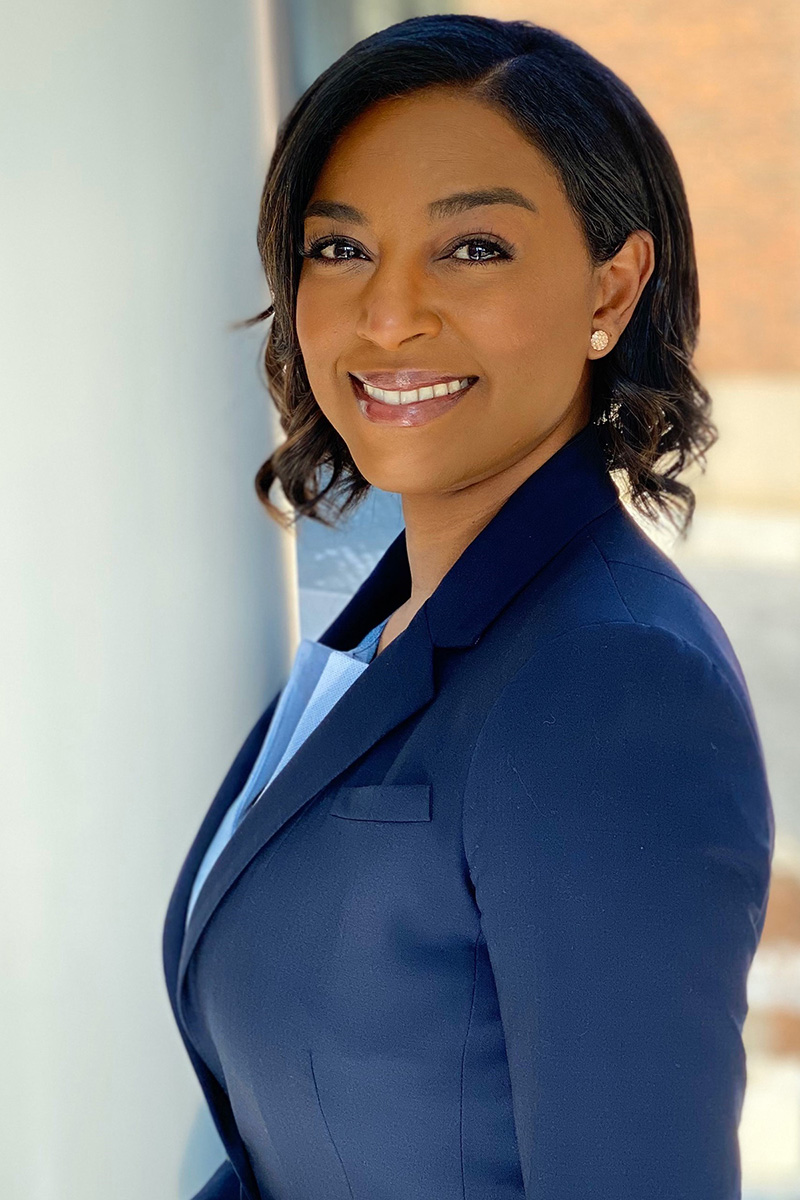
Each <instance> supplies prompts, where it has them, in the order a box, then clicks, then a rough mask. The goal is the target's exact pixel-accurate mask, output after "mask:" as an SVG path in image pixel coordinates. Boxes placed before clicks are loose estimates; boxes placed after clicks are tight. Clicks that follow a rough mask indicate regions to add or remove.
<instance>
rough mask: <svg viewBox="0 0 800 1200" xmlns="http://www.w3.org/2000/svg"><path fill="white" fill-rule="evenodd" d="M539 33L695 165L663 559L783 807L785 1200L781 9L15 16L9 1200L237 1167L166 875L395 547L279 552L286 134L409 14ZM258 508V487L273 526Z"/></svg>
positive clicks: (787, 631) (378, 6) (8, 502)
mask: <svg viewBox="0 0 800 1200" xmlns="http://www.w3.org/2000/svg"><path fill="white" fill-rule="evenodd" d="M443 11H453V12H474V13H479V14H482V15H487V16H495V17H501V18H506V19H507V18H526V19H528V20H531V21H534V22H536V23H538V24H541V25H546V26H550V27H551V28H554V29H556V30H558V31H559V32H561V33H563V34H565V35H567V36H568V37H571V38H573V39H574V40H576V41H577V42H579V43H580V44H581V45H583V46H584V47H586V49H588V50H589V51H590V52H592V53H593V54H595V55H596V56H597V57H598V58H599V59H601V61H603V62H605V63H606V64H608V66H610V67H611V68H612V69H613V70H615V71H616V72H617V73H618V74H619V75H620V76H621V77H622V78H623V79H624V80H625V81H626V82H627V83H628V84H629V85H630V86H631V87H632V88H633V89H634V91H635V92H636V93H637V94H638V96H639V97H640V99H641V100H642V102H643V103H644V104H645V106H646V107H647V108H648V109H649V111H650V112H651V114H652V115H653V117H654V118H655V120H656V121H657V122H658V124H659V125H660V126H661V128H662V129H663V131H664V132H665V134H666V136H667V138H668V139H669V141H670V143H671V145H672V148H673V150H674V152H675V154H676V157H677V159H678V162H679V164H680V167H681V171H682V173H683V177H684V182H685V185H686V189H687V193H688V197H689V205H690V210H691V213H692V218H693V223H694V229H695V237H696V245H697V254H698V261H699V271H700V281H701V297H702V328H701V340H700V347H699V353H698V356H697V365H698V367H699V370H700V374H701V375H702V377H703V380H704V382H705V384H706V386H707V387H708V388H709V390H710V391H711V394H712V396H713V398H714V405H715V412H714V418H715V420H716V423H717V425H718V428H719V430H720V438H719V441H718V443H717V445H716V446H715V447H713V448H712V450H711V452H710V454H709V463H708V469H707V471H706V473H705V474H704V475H700V474H699V473H698V474H694V475H692V474H690V475H688V476H687V479H688V481H689V482H691V483H692V485H693V486H694V487H695V490H696V494H697V500H698V504H697V512H696V516H695V519H694V523H693V528H692V531H691V533H690V535H689V539H688V541H687V542H686V543H685V544H680V545H674V544H673V542H672V539H671V537H670V536H669V534H668V532H667V531H665V530H653V529H652V527H650V526H648V527H647V531H648V532H649V533H650V536H652V537H654V538H655V539H656V540H657V541H659V544H661V545H662V547H663V548H664V549H665V550H666V552H667V553H669V554H671V555H672V556H673V557H674V558H675V560H676V562H677V563H678V565H679V566H680V567H681V569H682V570H683V571H684V573H685V574H686V576H687V577H688V578H689V580H690V581H691V582H692V583H693V584H694V585H695V586H696V587H697V588H698V590H699V591H700V593H701V595H702V596H703V597H704V598H705V599H706V601H707V602H708V603H709V604H710V606H711V607H712V609H714V611H715V612H716V613H717V615H718V616H719V618H720V620H721V621H722V623H723V625H724V626H725V628H726V630H727V632H728V634H729V636H730V638H731V641H732V642H733V645H734V648H735V649H736V652H737V654H738V656H739V659H740V661H741V663H742V666H743V668H744V672H745V675H746V678H747V680H748V685H749V687H750V692H751V695H752V699H753V704H754V707H755V710H756V715H757V718H758V721H759V725H760V729H761V735H762V740H763V743H764V748H765V752H766V756H767V764H768V770H769V775H770V782H771V787H772V793H773V801H774V806H775V814H776V825H777V843H776V851H775V861H774V875H773V883H772V892H771V897H770V905H769V910H768V914H767V922H766V927H765V931H764V936H763V940H762V943H761V947H760V949H759V952H758V955H757V957H756V961H755V963H754V966H753V970H752V972H751V975H750V980H749V1002H750V1012H749V1015H748V1019H747V1022H746V1026H745V1041H746V1048H747V1054H748V1087H747V1093H746V1098H745V1106H744V1113H743V1118H742V1125H741V1129H740V1144H741V1150H742V1164H743V1174H744V1185H745V1191H744V1196H745V1200H800V795H799V794H798V786H799V781H800V735H799V734H798V730H800V306H798V296H799V295H800V236H799V234H800V86H799V81H800V70H799V68H800V6H798V4H797V3H796V0H760V2H759V3H757V4H756V3H751V2H746V0H725V3H724V4H723V3H718V2H716V0H707V2H706V3H705V4H704V5H702V6H700V5H697V4H696V3H691V2H690V0H672V3H671V4H670V5H669V6H665V5H663V4H657V3H655V2H654V0H618V3H616V4H614V5H609V4H608V3H605V2H604V3H600V2H599V0H582V2H581V4H579V5H577V4H574V3H567V2H566V0H540V2H539V3H536V4H534V3H532V2H530V0H529V2H525V0H518V2H512V0H508V2H503V0H487V2H486V3H483V4H470V3H463V4H456V5H450V6H441V5H438V4H430V5H429V4H425V3H422V2H420V3H414V2H413V0H271V2H267V0H227V2H226V3H225V4H221V3H214V2H213V0H192V2H191V3H190V2H189V0H158V2H156V0H136V2H135V3H134V0H117V2H116V3H115V4H113V5H110V6H109V5H108V4H107V3H101V2H100V0H73V2H72V3H71V4H70V5H69V6H66V7H65V6H63V5H59V4H56V3H55V2H54V0H42V3H40V4H38V5H36V6H31V5H24V4H23V3H21V0H7V3H6V5H5V6H4V18H5V20H4V27H5V36H4V38H3V40H2V45H0V95H2V106H0V148H1V152H2V163H3V167H2V170H3V187H2V190H1V191H0V229H1V230H2V233H1V234H0V246H1V247H2V250H1V251H0V253H2V259H1V260H0V263H1V265H2V270H0V279H2V289H1V290H0V339H2V342H1V343H0V344H1V345H2V354H0V373H1V377H2V387H1V388H0V395H1V396H2V404H1V407H0V413H1V414H2V429H0V464H2V472H1V473H0V489H2V492H0V504H2V513H3V516H2V522H1V523H0V539H1V540H0V549H2V554H3V560H2V561H3V563H4V567H5V570H4V580H5V583H6V586H5V587H4V588H3V589H0V619H1V620H2V628H3V638H2V641H0V697H1V698H2V700H1V702H2V711H3V721H2V723H0V762H1V763H2V767H0V770H2V780H1V785H2V797H3V817H4V833H5V836H4V838H3V839H2V843H1V844H0V897H1V898H2V901H3V903H4V912H5V914H6V920H5V921H4V922H3V926H2V929H1V930H0V938H1V939H2V952H3V988H2V994H1V995H0V1017H2V1020H0V1030H2V1032H1V1033H0V1037H2V1051H3V1061H4V1066H5V1070H4V1072H3V1082H2V1085H1V1091H0V1095H1V1096H2V1110H1V1113H2V1131H3V1132H2V1138H3V1153H2V1154H1V1155H0V1194H2V1196H3V1197H4V1200H23V1198H24V1200H67V1198H69V1200H73V1197H75V1196H81V1197H82V1200H94V1197H97V1198H98V1200H99V1198H100V1197H101V1196H102V1197H103V1198H104V1200H105V1198H106V1197H107V1196H108V1195H109V1194H112V1195H113V1196H114V1197H115V1200H133V1197H137V1200H138V1198H140V1197H141V1196H142V1195H143V1194H144V1195H152V1196H159V1197H165V1200H166V1198H172V1197H175V1198H176V1200H185V1198H187V1197H190V1196H193V1195H194V1193H195V1191H196V1190H197V1189H198V1188H199V1187H200V1186H201V1184H202V1183H203V1182H205V1180H206V1179H207V1178H208V1177H209V1175H210V1173H211V1171H212V1170H213V1169H214V1167H215V1166H216V1164H217V1163H218V1162H219V1161H221V1159H222V1157H223V1154H224V1152H223V1150H222V1148H221V1145H220V1143H219V1141H218V1139H217V1137H216V1134H215V1132H214V1130H213V1127H212V1126H211V1123H210V1118H209V1117H208V1114H207V1112H206V1109H205V1103H204V1101H203V1099H202V1094H201V1093H200V1090H199V1086H198V1084H197V1081H196V1079H195V1076H194V1073H193V1072H192V1070H191V1066H190V1064H189V1061H188V1059H187V1057H186V1055H185V1051H184V1049H183V1046H182V1043H181V1041H180V1037H179V1034H178V1031H177V1029H176V1028H175V1026H174V1023H173V1020H172V1014H171V1011H170V1009H169V1004H168V1000H167V995H166V989H165V986H164V983H163V975H162V968H161V957H160V955H161V928H162V924H163V918H164V913H165V911H166V905H167V902H168V900H169V896H170V893H171V890H172V886H173V884H174V881H175V878H176V875H177V872H178V870H179V868H180V866H181V863H182V862H183V858H184V856H185V854H186V851H187V850H188V847H189V844H190V842H191V840H192V839H193V837H194V835H195V833H196V831H197V828H198V825H199V822H200V820H201V819H202V817H203V815H204V814H205V812H206V810H207V808H208V805H209V803H210V801H211V799H212V796H213V793H214V791H215V790H216V788H217V786H218V785H219V782H221V779H222V777H223V775H224V773H225V771H226V770H227V768H228V766H229V765H230V762H231V760H232V757H233V755H234V754H235V752H236V750H237V749H238V748H239V745H240V744H241V741H242V740H243V737H244V735H245V733H246V732H247V731H248V730H249V728H250V727H251V724H252V723H253V721H254V720H255V718H256V717H257V716H258V714H259V713H260V712H261V711H262V709H263V707H264V705H265V703H266V702H267V700H268V699H269V698H270V697H271V696H273V695H274V693H275V691H276V690H277V688H278V687H279V686H281V684H282V682H283V681H284V679H285V677H286V674H287V673H288V669H289V667H290V665H291V661H292V659H293V657H294V651H295V648H296V645H297V641H298V639H299V638H300V637H301V636H306V637H316V636H318V635H319V634H320V633H321V632H322V631H323V630H324V629H325V627H326V626H327V625H328V624H329V623H330V621H331V620H332V619H333V617H334V616H335V615H336V614H337V613H338V612H339V611H340V610H341V608H342V607H343V605H344V604H345V603H346V601H347V600H348V599H349V597H350V596H351V595H352V593H353V592H354V590H355V589H356V588H357V586H358V585H359V583H360V582H361V580H362V579H363V578H364V577H365V576H366V575H367V574H368V573H369V571H370V570H371V569H372V567H373V566H374V564H375V562H376V561H377V559H378V558H379V557H380V555H381V554H382V553H383V551H384V549H385V548H386V546H387V545H388V543H389V542H390V541H391V540H392V539H393V538H394V537H395V535H396V534H397V532H398V531H399V530H400V529H401V528H402V511H401V508H400V500H399V497H398V496H396V495H393V494H389V493H382V492H377V491H375V490H373V491H372V492H371V493H370V495H369V497H368V498H367V500H366V502H365V503H364V504H363V505H362V506H361V508H360V509H359V511H358V512H357V513H356V514H355V515H354V516H353V517H352V518H351V519H350V520H349V521H348V522H347V523H346V524H345V525H343V526H342V527H340V528H339V529H337V530H326V529H324V528H322V527H318V526H316V525H314V524H313V523H305V524H304V525H301V527H300V529H299V533H298V534H297V536H294V535H291V534H288V533H285V532H283V531H281V530H279V529H278V528H277V526H276V525H275V524H274V523H273V522H272V521H271V520H270V519H269V518H268V516H267V515H266V513H265V512H264V511H263V509H261V507H260V505H259V504H258V501H257V499H256V497H255V492H254V489H253V477H254V475H255V472H256V470H257V469H258V467H259V466H260V464H261V462H262V461H263V460H264V459H265V458H266V457H267V455H268V454H269V452H270V450H271V448H272V446H273V445H274V444H275V442H276V440H277V439H278V438H279V436H280V431H279V428H278V426H277V421H276V419H275V416H274V413H273V412H272V405H271V402H270V400H269V397H268V395H267V393H266V391H265V389H264V385H263V382H262V378H261V374H260V362H259V357H260V350H261V342H262V339H263V336H264V332H265V327H264V326H259V327H257V328H256V329H255V330H248V331H239V332H236V333H232V332H230V330H229V328H228V325H229V323H230V322H232V321H236V320H239V319H242V318H244V317H246V316H250V315H252V314H254V313H256V312H258V311H260V310H261V309H262V308H264V307H265V305H266V304H267V303H268V295H267V292H266V287H265V283H264V280H263V278H262V274H261V267H260V263H259V260H258V255H257V250H256V245H255V228H256V220H257V214H258V201H259V196H260V191H261V186H262V184H263V179H264V175H265V172H266V168H267V164H268V161H269V156H270V153H271V149H272V144H273V140H274V134H275V128H276V124H277V121H278V120H279V119H280V118H281V117H282V116H283V115H284V114H285V113H286V112H287V111H288V108H289V107H290V106H291V104H292V103H293V101H294V99H295V98H296V97H297V96H298V95H299V94H300V93H301V92H302V91H303V90H304V89H305V88H306V87H307V86H308V85H309V84H310V83H311V82H312V81H313V79H314V78H315V77H316V76H317V75H318V74H319V73H320V71H322V70H323V69H324V68H325V67H326V66H327V65H328V64H329V63H330V62H332V61H333V60H334V59H335V58H337V57H338V56H339V55H340V54H341V53H342V52H343V51H345V50H346V49H347V48H348V47H349V46H350V45H352V44H353V43H354V42H356V41H358V40H359V39H360V38H362V37H364V36H366V35H367V34H369V33H371V32H373V31H374V30H376V29H379V28H381V27H383V26H385V25H389V24H392V23H394V22H395V21H398V20H402V19H404V18H406V17H409V16H413V15H416V14H423V13H426V12H443ZM278 490H279V489H275V493H274V496H275V498H276V499H277V498H278V495H277V493H278Z"/></svg>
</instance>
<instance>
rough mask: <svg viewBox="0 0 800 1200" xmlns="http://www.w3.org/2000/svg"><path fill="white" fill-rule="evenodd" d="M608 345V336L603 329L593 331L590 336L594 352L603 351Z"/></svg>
mask: <svg viewBox="0 0 800 1200" xmlns="http://www.w3.org/2000/svg"><path fill="white" fill-rule="evenodd" d="M607 345H608V334H607V333H606V331H605V329H595V331H594V333H593V334H592V347H593V348H594V349H595V350H605V348H606V346H607Z"/></svg>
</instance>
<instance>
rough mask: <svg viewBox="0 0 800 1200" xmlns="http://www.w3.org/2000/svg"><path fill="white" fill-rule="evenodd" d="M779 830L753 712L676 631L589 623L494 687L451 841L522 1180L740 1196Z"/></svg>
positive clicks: (612, 1195) (568, 1188)
mask: <svg viewBox="0 0 800 1200" xmlns="http://www.w3.org/2000/svg"><path fill="white" fill-rule="evenodd" d="M772 844H773V824H772V810H771V805H770V799H769V792H768V787H767V781H766V776H765V771H764V764H763V760H762V757H761V751H760V745H759V742H758V737H757V734H756V731H755V728H754V725H753V723H752V715H751V714H750V713H748V711H747V710H746V707H745V705H744V703H743V702H742V698H741V696H740V695H738V694H736V693H735V692H734V691H733V690H732V688H731V686H730V684H729V683H728V681H727V680H726V679H725V678H724V677H723V676H722V675H721V674H720V672H719V671H718V669H717V668H716V667H715V666H714V664H713V663H711V661H710V660H709V659H708V658H707V657H706V656H705V655H704V654H703V653H702V652H701V651H699V650H698V649H696V648H695V647H692V646H690V645H689V644H687V643H686V642H684V641H683V640H682V639H680V638H678V637H676V636H674V635H672V634H670V633H668V632H667V631H664V630H660V629H655V628H650V627H647V626H642V625H635V624H633V625H627V624H608V625H593V626H585V627H582V628H581V629H578V630H575V631H572V632H570V633H569V634H567V635H563V636H562V637H560V638H558V639H556V640H554V641H553V642H551V643H549V644H548V645H546V646H545V647H544V648H543V649H541V650H540V651H539V652H538V653H537V654H536V655H535V656H534V657H533V658H532V659H530V660H529V661H528V662H527V663H526V664H525V666H524V667H523V668H522V669H521V670H520V671H519V672H518V673H517V675H516V676H515V677H514V678H513V679H512V680H511V682H510V683H509V684H507V685H506V687H505V689H504V690H503V692H502V693H501V695H500V697H499V699H498V700H497V701H496V702H495V704H494V706H493V708H492V710H491V711H490V713H489V715H488V717H487V719H486V721H485V723H484V726H483V728H482V730H481V733H480V735H479V738H478V740H477V742H476V745H475V748H474V754H473V758H472V762H471V765H470V771H469V776H468V780H467V786H466V790H465V795H464V845H465V852H466V855H467V859H468V862H469V866H470V871H471V874H472V878H473V881H474V885H475V895H476V901H477V904H478V907H479V909H480V914H481V926H482V931H483V935H484V937H485V939H486V943H487V948H488V952H489V956H490V960H491V963H492V967H493V970H494V975H495V982H496V986H497V992H498V1000H499V1004H500V1012H501V1017H502V1021H503V1029H504V1035H505V1039H506V1049H507V1054H508V1061H509V1071H510V1076H511V1085H512V1097H513V1103H514V1118H515V1123H516V1129H517V1136H518V1142H519V1149H520V1156H521V1160H522V1169H523V1177H524V1179H525V1185H526V1189H527V1193H526V1194H527V1195H528V1196H529V1197H531V1198H534V1197H535V1200H578V1198H579V1197H580V1200H586V1198H588V1197H591V1198H592V1200H634V1198H635V1200H641V1198H642V1197H644V1196H647V1197H648V1200H657V1198H661V1197H663V1198H664V1200H667V1198H668V1197H669V1200H677V1197H680V1198H681V1200H701V1198H702V1200H734V1198H736V1200H738V1196H739V1191H738V1187H739V1183H738V1180H739V1154H738V1138H737V1127H738V1123H739V1117H740V1111H741V1105H742V1100H743V1093H744V1086H745V1078H746V1070H745V1057H744V1049H743V1044H742V1038H741V1031H742V1025H743V1022H744V1018H745V1014H746V1010H747V1002H746V979H747V972H748V970H749V967H750V963H751V961H752V957H753V955H754V953H755V949H756V946H757V944H758V938H759V936H760V932H761V927H762V925H763V919H764V911H765V906H766V899H767V893H768V886H769V865H770V857H771V852H772Z"/></svg>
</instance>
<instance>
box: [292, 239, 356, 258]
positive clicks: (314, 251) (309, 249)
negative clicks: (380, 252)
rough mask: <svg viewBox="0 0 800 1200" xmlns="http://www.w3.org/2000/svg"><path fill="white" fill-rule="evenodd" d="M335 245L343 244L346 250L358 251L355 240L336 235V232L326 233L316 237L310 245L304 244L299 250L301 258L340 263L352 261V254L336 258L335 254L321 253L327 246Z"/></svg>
mask: <svg viewBox="0 0 800 1200" xmlns="http://www.w3.org/2000/svg"><path fill="white" fill-rule="evenodd" d="M336 246H344V247H345V248H347V249H348V250H355V251H356V253H358V250H359V247H358V246H357V245H356V244H355V242H351V241H350V240H349V239H348V238H345V237H340V236H337V235H336V234H328V235H327V237H321V238H317V239H316V241H314V242H312V243H311V245H310V246H304V247H303V249H302V250H301V251H300V254H301V256H302V257H303V258H317V259H319V261H320V262H323V263H340V262H352V261H353V258H354V256H353V255H351V254H348V255H347V256H346V257H344V258H337V257H336V255H335V254H334V255H330V254H323V253H322V251H323V250H327V249H328V248H331V249H333V248H334V247H336Z"/></svg>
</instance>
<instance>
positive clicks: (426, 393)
mask: <svg viewBox="0 0 800 1200" xmlns="http://www.w3.org/2000/svg"><path fill="white" fill-rule="evenodd" d="M361 386H362V387H363V389H364V391H365V392H366V393H367V395H368V396H371V397H372V399H373V400H381V401H382V402H383V403H384V404H416V403H418V402H419V401H420V400H431V399H432V398H433V397H434V396H451V395H452V394H453V392H461V391H463V390H464V388H465V387H468V386H469V379H468V378H465V379H453V380H451V381H450V383H436V384H434V385H433V386H432V387H422V388H412V389H411V391H407V392H390V391H388V390H387V389H386V388H376V387H371V386H370V384H368V383H364V381H363V379H362V380H361Z"/></svg>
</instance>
